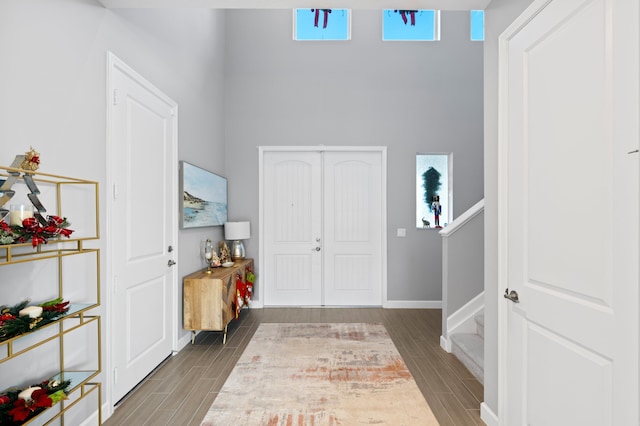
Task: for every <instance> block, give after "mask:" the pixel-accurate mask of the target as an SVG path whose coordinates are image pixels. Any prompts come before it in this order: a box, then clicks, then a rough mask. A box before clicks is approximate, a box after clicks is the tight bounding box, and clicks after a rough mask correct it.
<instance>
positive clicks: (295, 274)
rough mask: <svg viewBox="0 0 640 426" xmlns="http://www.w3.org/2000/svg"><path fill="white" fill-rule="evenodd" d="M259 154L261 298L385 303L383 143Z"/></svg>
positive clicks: (280, 302) (270, 302) (290, 302)
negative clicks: (372, 146) (368, 146)
mask: <svg viewBox="0 0 640 426" xmlns="http://www.w3.org/2000/svg"><path fill="white" fill-rule="evenodd" d="M261 158H262V167H261V180H262V181H261V194H262V209H263V221H262V226H261V238H262V239H263V257H262V259H263V261H262V262H261V269H262V270H263V277H264V279H263V281H262V283H263V286H264V291H263V293H262V294H263V295H264V305H265V306H325V305H326V306H380V305H382V300H383V299H382V293H383V283H384V282H385V280H384V274H385V273H386V267H385V264H384V259H383V255H382V254H383V245H384V239H383V231H384V222H385V220H384V219H385V210H384V209H385V202H384V194H385V190H384V188H385V187H386V182H385V173H384V162H385V150H384V149H383V148H379V149H371V150H362V149H354V150H345V149H340V150H331V149H330V148H323V149H322V150H320V151H318V150H314V151H311V150H299V151H293V150H277V149H276V150H266V149H264V148H263V149H261Z"/></svg>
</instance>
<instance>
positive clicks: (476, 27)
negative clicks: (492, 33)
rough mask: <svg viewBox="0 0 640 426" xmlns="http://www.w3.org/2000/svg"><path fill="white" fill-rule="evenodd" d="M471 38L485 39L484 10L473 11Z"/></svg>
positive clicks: (474, 39) (476, 39) (475, 39)
mask: <svg viewBox="0 0 640 426" xmlns="http://www.w3.org/2000/svg"><path fill="white" fill-rule="evenodd" d="M471 40H473V41H483V40H484V10H472V11H471Z"/></svg>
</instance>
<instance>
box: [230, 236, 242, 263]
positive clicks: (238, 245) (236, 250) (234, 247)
mask: <svg viewBox="0 0 640 426" xmlns="http://www.w3.org/2000/svg"><path fill="white" fill-rule="evenodd" d="M231 259H233V260H240V259H244V244H242V241H241V240H234V241H233V243H232V244H231Z"/></svg>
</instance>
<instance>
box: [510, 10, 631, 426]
mask: <svg viewBox="0 0 640 426" xmlns="http://www.w3.org/2000/svg"><path fill="white" fill-rule="evenodd" d="M639 17H640V14H639V7H638V2H637V1H635V0H634V1H628V0H551V1H549V0H544V1H542V0H541V1H536V2H534V4H533V5H532V7H531V8H530V9H529V10H528V11H527V12H525V14H524V15H523V16H522V17H520V18H519V19H518V20H517V21H516V22H515V23H514V24H513V25H512V26H511V27H510V28H509V29H508V30H507V31H506V32H505V34H503V35H502V36H501V40H500V41H501V45H500V49H501V50H500V72H501V74H500V82H501V83H500V89H501V94H500V102H501V105H500V149H499V155H500V170H499V181H500V188H499V197H500V199H499V236H500V240H499V247H500V248H499V280H500V281H499V282H500V288H501V289H506V288H508V292H509V293H510V295H511V300H508V299H506V298H505V299H502V300H503V305H502V306H503V309H502V311H501V313H500V327H501V348H500V358H499V366H500V367H499V368H500V390H499V405H500V423H501V424H504V425H509V426H513V425H534V426H537V425H544V426H549V425H559V426H560V425H563V426H566V425H580V426H589V425H593V426H605V425H637V424H639V417H638V398H639V394H638V338H639V336H638V332H639V330H638V308H639V292H638V286H639V279H638V271H639V269H638V260H639V258H638V255H639V253H638V243H639V234H638V221H639V210H638V197H639V175H638V165H639V156H638V153H637V150H638V138H639V133H638V117H639V108H638V106H639V85H638V80H639V78H640V77H639V75H640V74H639V67H638V55H639V51H640V49H639V48H640V46H639V41H640V40H639V32H638V27H639V25H638V24H639ZM516 294H517V296H518V300H517V301H516V300H515V298H516Z"/></svg>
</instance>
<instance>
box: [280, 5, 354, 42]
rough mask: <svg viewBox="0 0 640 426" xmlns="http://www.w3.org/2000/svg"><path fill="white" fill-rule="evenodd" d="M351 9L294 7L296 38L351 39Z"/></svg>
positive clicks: (294, 34)
mask: <svg viewBox="0 0 640 426" xmlns="http://www.w3.org/2000/svg"><path fill="white" fill-rule="evenodd" d="M350 15H351V14H350V13H349V9H294V11H293V39H294V40H350V39H351V18H350Z"/></svg>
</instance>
